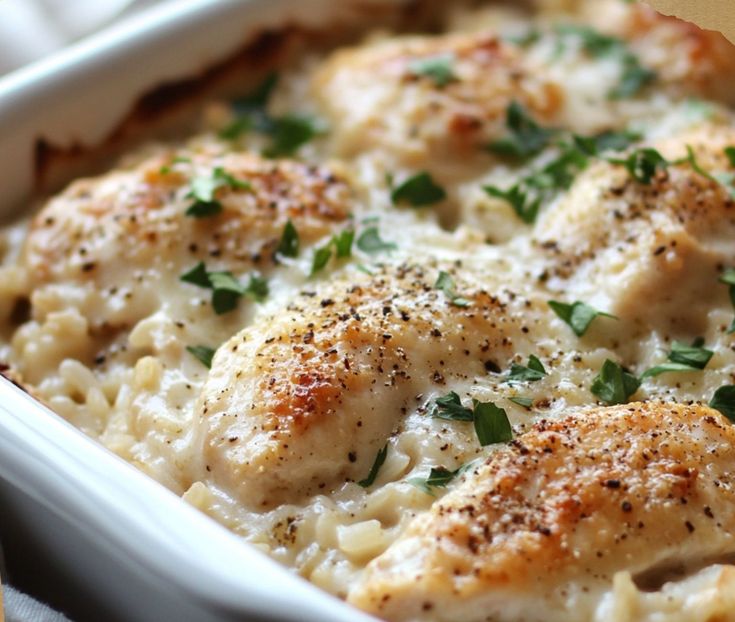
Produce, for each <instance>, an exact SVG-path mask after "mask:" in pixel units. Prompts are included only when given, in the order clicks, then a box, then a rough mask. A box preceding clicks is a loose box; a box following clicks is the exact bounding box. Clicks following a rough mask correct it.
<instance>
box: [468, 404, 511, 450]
mask: <svg viewBox="0 0 735 622" xmlns="http://www.w3.org/2000/svg"><path fill="white" fill-rule="evenodd" d="M472 403H473V405H474V409H473V414H474V418H475V433H476V434H477V440H479V441H480V445H482V446H483V447H485V446H486V445H493V444H495V443H506V442H508V441H512V440H513V428H512V427H511V425H510V421H509V420H508V415H507V414H506V412H505V410H503V409H502V408H500V407H498V406H496V405H495V404H493V403H492V402H484V403H483V402H478V401H477V400H472Z"/></svg>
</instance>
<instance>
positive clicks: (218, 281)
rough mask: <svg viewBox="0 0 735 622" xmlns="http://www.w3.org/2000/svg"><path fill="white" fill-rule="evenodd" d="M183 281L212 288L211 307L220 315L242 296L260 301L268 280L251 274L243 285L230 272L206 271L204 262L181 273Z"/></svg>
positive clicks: (266, 294) (265, 290)
mask: <svg viewBox="0 0 735 622" xmlns="http://www.w3.org/2000/svg"><path fill="white" fill-rule="evenodd" d="M180 279H181V280H182V281H184V282H185V283H191V284H192V285H197V286H199V287H203V288H205V289H211V290H212V307H213V308H214V311H215V313H217V314H218V315H222V314H224V313H227V312H229V311H232V310H233V309H235V308H236V307H237V304H238V301H239V299H240V298H241V297H242V296H247V297H248V298H251V299H252V300H255V301H258V302H262V301H263V300H265V298H266V297H267V296H268V282H267V281H266V280H265V279H264V278H262V277H261V276H259V275H257V274H251V275H250V280H249V282H248V284H247V286H243V285H242V283H240V281H238V280H237V279H236V278H235V277H234V276H233V274H232V273H231V272H226V271H215V272H209V271H207V269H206V267H205V265H204V262H199V263H198V264H197V265H196V266H194V267H193V268H192V269H191V270H189V271H187V272H185V273H184V274H182V275H181V277H180Z"/></svg>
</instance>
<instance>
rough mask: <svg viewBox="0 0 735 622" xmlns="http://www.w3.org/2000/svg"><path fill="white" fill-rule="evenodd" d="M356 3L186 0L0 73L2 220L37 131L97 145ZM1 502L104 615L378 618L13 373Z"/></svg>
mask: <svg viewBox="0 0 735 622" xmlns="http://www.w3.org/2000/svg"><path fill="white" fill-rule="evenodd" d="M354 4H356V3H344V2H341V3H338V2H332V1H330V0H309V1H308V2H304V1H299V0H239V1H238V0H220V1H216V0H193V1H186V2H183V1H181V0H176V1H175V2H171V3H169V4H166V5H164V6H161V7H159V8H157V9H155V10H153V11H149V12H147V13H145V14H142V15H140V16H138V17H136V18H135V19H133V20H131V21H129V22H127V23H125V24H124V25H122V26H120V27H118V28H115V29H114V30H111V31H109V32H107V33H104V34H102V35H99V36H96V37H95V38H93V39H91V40H89V41H87V42H84V43H83V44H80V45H78V46H76V47H74V48H73V49H70V50H68V51H65V52H63V53H61V54H59V55H58V56H56V57H54V58H52V59H50V60H47V61H44V62H42V63H39V64H37V65H35V66H33V67H31V68H29V69H25V70H22V71H20V72H17V73H16V74H14V75H11V76H10V77H7V78H5V79H4V80H0V136H1V137H2V139H1V140H0V181H1V182H2V183H1V184H0V186H2V193H1V194H0V217H9V216H12V215H17V214H18V213H19V212H18V210H19V206H22V205H26V206H28V205H29V200H28V199H29V197H30V196H31V194H32V191H33V189H34V149H35V145H36V140H37V139H38V138H44V139H46V140H49V141H52V142H53V143H55V144H58V145H59V146H62V147H64V146H66V147H68V146H71V145H73V144H82V145H84V146H88V147H93V146H94V145H96V144H98V143H100V142H101V141H102V140H103V139H104V138H105V137H106V136H108V135H109V134H110V132H111V131H112V130H113V128H115V126H116V124H118V123H119V122H120V120H121V119H122V118H123V117H124V116H125V114H126V112H127V111H128V110H129V109H130V107H131V106H132V104H133V102H134V101H136V99H137V98H138V97H139V96H140V95H141V94H142V93H144V92H146V91H147V90H149V89H150V88H152V87H153V86H155V85H157V84H160V83H162V82H166V81H171V80H175V79H180V78H183V77H187V76H191V75H193V74H196V73H198V72H201V71H202V70H203V69H205V68H206V67H207V66H209V65H211V64H212V63H215V62H217V61H220V60H222V59H223V58H225V57H227V56H228V55H230V54H232V53H233V52H234V51H235V50H237V49H238V48H239V47H240V46H242V45H243V44H244V43H245V41H246V40H247V38H248V36H249V34H251V33H255V32H257V31H258V30H260V29H262V28H263V26H265V25H270V26H277V25H279V24H285V23H287V22H288V23H299V24H306V25H309V24H310V25H312V26H314V25H319V24H322V25H324V24H326V23H328V22H329V20H331V19H332V18H333V17H334V14H335V12H336V11H337V10H339V11H340V12H341V13H345V11H346V10H347V9H348V8H349V6H350V5H354ZM364 4H365V2H362V3H360V5H361V6H363V5H364ZM363 8H364V6H363ZM343 19H344V16H343ZM0 508H2V510H0V534H2V536H3V538H4V539H5V544H6V547H8V548H11V549H13V548H14V549H16V554H17V551H18V550H21V551H22V552H23V553H24V555H25V556H26V557H28V558H32V560H33V561H32V565H33V568H37V569H38V572H41V571H42V570H43V569H48V568H51V569H52V570H54V571H55V572H56V574H55V579H54V580H55V581H57V582H58V587H59V590H57V592H58V591H62V592H63V591H71V592H72V594H71V599H73V600H76V601H77V602H79V600H80V599H88V602H89V604H90V607H89V610H90V611H94V612H96V614H95V615H96V619H106V620H177V621H180V622H183V621H185V620H192V621H194V620H196V621H204V620H236V619H237V620H243V619H246V620H261V619H262V620H271V619H273V620H302V621H305V620H314V621H320V622H321V621H332V620H333V621H337V620H356V621H359V620H368V617H367V616H365V615H363V614H360V613H359V612H357V611H355V610H354V609H352V608H350V607H349V606H347V605H346V604H344V603H342V602H341V601H339V600H337V599H336V598H332V597H330V596H328V595H326V594H325V593H323V592H321V591H320V590H318V589H316V588H314V587H313V586H311V585H309V584H308V583H307V582H305V581H303V580H301V579H300V578H298V577H296V576H294V575H293V574H291V573H290V572H288V571H286V570H285V569H282V568H281V567H279V566H278V565H277V564H275V563H274V562H272V561H271V560H270V559H268V558H266V557H265V556H264V555H262V554H261V553H259V552H257V551H256V550H255V549H252V548H250V547H249V546H247V545H246V544H244V543H243V542H242V541H241V540H239V539H238V538H237V537H235V536H234V535H232V534H231V533H229V532H228V531H227V530H226V529H224V528H223V527H221V526H219V525H218V524H216V523H215V522H214V521H212V520H210V519H209V518H207V517H206V516H204V515H203V514H200V513H199V512H198V511H197V510H194V509H193V508H191V507H189V506H188V505H187V504H185V503H184V502H182V501H181V500H180V499H179V498H178V497H176V496H175V495H173V494H172V493H170V492H169V491H167V490H166V489H164V488H163V487H162V486H160V485H159V484H157V483H156V482H154V481H153V480H151V479H149V478H148V477H147V476H145V475H143V474H142V473H140V472H138V471H137V470H136V469H135V468H133V467H132V466H130V465H129V464H127V463H125V462H124V461H122V460H120V459H118V458H117V457H116V456H114V455H113V454H111V453H110V452H108V451H107V450H105V449H103V448H102V447H101V446H99V445H98V444H96V443H95V442H94V441H92V440H90V439H89V438H87V437H86V436H84V435H83V434H82V433H81V432H79V431H77V430H76V429H75V428H73V427H72V426H71V425H69V424H67V423H66V422H65V421H63V420H62V419H61V418H60V417H58V416H56V415H54V414H53V413H51V412H50V411H48V410H47V409H46V408H44V407H43V406H41V405H40V404H39V403H38V402H36V401H35V400H33V399H32V398H31V397H29V396H28V395H26V394H25V393H23V392H22V391H21V390H20V389H18V388H16V387H15V386H13V385H12V384H11V383H10V382H8V381H6V380H5V379H4V378H0ZM21 539H22V540H21ZM90 619H92V618H90Z"/></svg>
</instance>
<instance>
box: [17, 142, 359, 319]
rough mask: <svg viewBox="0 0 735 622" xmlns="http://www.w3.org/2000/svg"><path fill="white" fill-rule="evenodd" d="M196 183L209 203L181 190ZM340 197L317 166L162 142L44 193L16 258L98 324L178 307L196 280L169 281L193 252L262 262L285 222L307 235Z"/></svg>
mask: <svg viewBox="0 0 735 622" xmlns="http://www.w3.org/2000/svg"><path fill="white" fill-rule="evenodd" d="M207 186H208V187H209V189H210V190H212V194H211V201H209V202H208V203H209V204H208V205H207V204H206V203H207V202H204V204H202V202H200V203H199V204H198V205H197V196H194V195H193V192H192V191H193V190H195V189H196V188H197V187H199V188H200V190H198V191H197V192H198V193H199V194H198V196H199V197H202V196H205V197H206V194H207V190H206V187H207ZM202 187H204V188H205V189H204V190H201V188H202ZM352 207H353V205H352V192H351V190H350V187H349V185H348V183H347V182H346V181H345V179H344V178H343V177H342V176H340V175H338V174H337V173H336V172H335V171H334V170H332V169H330V168H329V166H327V165H322V166H312V165H307V164H304V163H300V162H296V161H289V160H266V159H263V158H261V157H259V156H257V155H254V154H252V153H226V154H222V153H219V152H218V148H217V147H216V146H214V147H212V146H209V147H206V148H200V149H198V150H196V151H195V150H180V151H172V150H164V149H162V150H161V151H160V152H159V153H158V154H157V155H154V156H152V157H150V158H147V159H145V160H144V161H143V162H142V163H140V164H137V165H135V166H133V167H131V168H130V169H128V170H125V169H123V170H117V171H114V172H112V173H109V174H107V175H104V176H102V177H99V178H94V179H85V180H81V181H77V182H75V183H73V184H72V185H71V186H70V187H69V188H68V189H67V190H66V191H65V192H64V193H62V194H61V195H59V196H58V197H55V198H54V199H52V200H51V201H50V202H49V203H48V204H47V205H46V206H45V207H44V208H43V209H42V210H41V212H40V213H39V214H38V215H37V216H36V218H35V219H34V221H33V223H32V226H31V229H30V231H29V234H28V239H27V241H26V243H25V249H24V254H23V258H22V260H23V263H24V265H25V266H26V267H27V269H28V272H29V275H30V282H31V283H32V284H33V286H34V287H36V288H40V287H42V288H43V289H44V294H43V295H44V296H47V297H48V296H54V295H55V296H57V297H58V299H59V305H61V304H69V303H71V304H74V305H75V306H78V307H79V308H80V310H81V311H82V314H83V315H84V316H86V317H88V318H89V319H90V321H91V322H92V323H93V326H95V327H97V328H98V329H105V328H110V327H112V328H115V327H128V328H130V327H132V326H133V325H134V324H135V322H136V321H138V320H140V319H141V318H143V317H146V316H147V315H150V314H151V313H153V312H154V311H156V310H157V309H159V308H160V307H161V306H162V305H170V306H172V308H175V309H176V308H178V309H182V310H183V309H185V308H187V307H189V306H190V305H191V304H192V300H196V299H197V297H198V296H197V294H198V293H201V290H199V289H197V288H196V287H194V286H192V285H187V284H182V283H181V282H180V281H179V279H180V276H181V275H182V274H183V273H184V272H185V271H187V270H189V269H191V268H192V267H193V266H195V265H196V264H197V263H198V262H200V261H204V262H205V263H206V267H207V269H208V270H211V271H215V270H223V271H231V272H232V273H233V274H235V275H236V276H242V275H243V274H246V273H248V272H251V271H267V270H269V269H271V268H272V266H273V265H274V263H273V256H274V254H275V251H276V249H277V246H278V243H279V238H280V237H281V234H282V232H283V229H284V226H285V224H286V222H287V220H289V219H291V220H292V222H293V223H294V226H295V227H296V229H297V232H298V235H299V238H300V240H301V243H302V244H303V245H308V244H310V243H312V242H314V241H316V240H319V239H321V238H322V237H323V236H325V235H327V234H328V233H330V232H331V231H333V230H337V229H338V228H339V227H340V226H341V225H344V223H345V221H346V220H347V219H348V218H349V216H350V215H351V210H352ZM190 208H194V211H195V213H194V214H192V213H191V212H189V213H187V212H188V211H189V210H190ZM196 210H199V211H198V213H196ZM45 306H48V304H47V305H45Z"/></svg>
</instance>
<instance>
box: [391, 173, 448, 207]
mask: <svg viewBox="0 0 735 622" xmlns="http://www.w3.org/2000/svg"><path fill="white" fill-rule="evenodd" d="M390 198H391V200H392V201H393V204H394V205H400V204H408V205H411V206H412V207H426V206H427V205H433V204H434V203H439V202H441V201H443V200H444V199H446V198H447V193H446V192H445V190H444V188H442V187H441V186H439V185H437V184H436V182H435V181H434V179H433V178H432V177H431V175H430V174H429V173H427V172H426V171H422V172H421V173H417V174H416V175H413V176H412V177H409V178H408V179H406V181H404V182H403V183H402V184H400V185H398V186H396V187H395V188H394V189H393V191H392V192H391V195H390Z"/></svg>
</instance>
